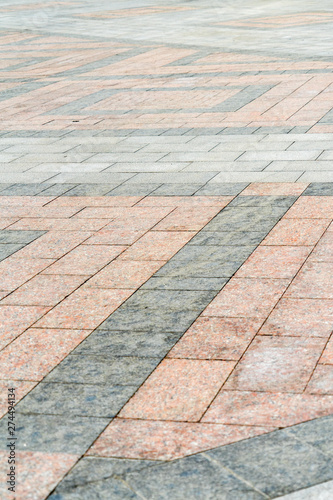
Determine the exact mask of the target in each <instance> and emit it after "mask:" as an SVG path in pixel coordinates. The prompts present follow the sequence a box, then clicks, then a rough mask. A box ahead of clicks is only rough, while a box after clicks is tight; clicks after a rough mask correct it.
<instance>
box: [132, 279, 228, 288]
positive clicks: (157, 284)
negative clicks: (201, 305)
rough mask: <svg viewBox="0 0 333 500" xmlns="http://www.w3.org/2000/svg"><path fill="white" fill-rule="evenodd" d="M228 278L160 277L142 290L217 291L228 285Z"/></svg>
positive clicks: (147, 282) (148, 283)
mask: <svg viewBox="0 0 333 500" xmlns="http://www.w3.org/2000/svg"><path fill="white" fill-rule="evenodd" d="M227 281H228V280H227V279H226V278H184V277H183V276H180V277H178V278H177V277H176V278H173V277H171V278H168V277H158V276H154V277H152V278H150V279H149V280H148V281H146V283H145V284H144V285H143V286H142V287H141V289H142V290H216V291H220V290H221V288H223V286H224V285H225V284H226V283H227Z"/></svg>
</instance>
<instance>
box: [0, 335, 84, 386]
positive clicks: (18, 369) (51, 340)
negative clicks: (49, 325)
mask: <svg viewBox="0 0 333 500" xmlns="http://www.w3.org/2000/svg"><path fill="white" fill-rule="evenodd" d="M90 332H91V331H90V330H73V329H72V330H64V329H63V330H60V329H42V328H30V329H28V330H27V331H26V332H24V333H23V334H22V335H21V336H20V337H19V338H18V339H16V340H15V341H14V342H12V343H11V344H10V345H9V346H7V347H6V348H5V349H3V350H2V351H1V353H0V366H1V368H0V378H1V379H6V378H8V377H9V378H13V379H18V380H33V381H37V380H41V379H42V378H43V377H44V376H45V375H46V374H47V373H48V372H49V371H50V370H51V369H52V368H54V366H56V365H57V364H58V363H60V361H61V360H62V359H63V358H64V357H65V356H67V355H68V354H69V353H70V352H71V351H72V350H73V349H74V348H75V347H76V346H77V345H78V344H79V343H80V342H82V340H84V339H85V338H86V337H87V335H89V333H90Z"/></svg>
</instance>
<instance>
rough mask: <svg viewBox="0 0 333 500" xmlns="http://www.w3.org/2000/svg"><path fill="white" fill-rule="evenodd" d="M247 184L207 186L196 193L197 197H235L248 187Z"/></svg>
mask: <svg viewBox="0 0 333 500" xmlns="http://www.w3.org/2000/svg"><path fill="white" fill-rule="evenodd" d="M247 185H248V184H247V183H245V182H244V183H241V182H238V183H234V184H233V183H228V184H206V185H205V186H203V187H202V188H201V189H199V190H198V191H197V192H196V195H198V196H202V195H208V196H214V195H219V196H233V195H237V194H239V193H241V192H242V191H243V189H245V188H246V187H247Z"/></svg>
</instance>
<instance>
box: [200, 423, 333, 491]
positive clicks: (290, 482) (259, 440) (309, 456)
mask: <svg viewBox="0 0 333 500" xmlns="http://www.w3.org/2000/svg"><path fill="white" fill-rule="evenodd" d="M206 455H207V456H208V457H210V458H211V459H213V460H215V461H217V462H218V463H220V464H221V465H222V466H224V467H226V468H228V469H229V470H230V471H232V472H233V473H234V474H236V475H237V476H238V477H240V478H243V479H244V480H245V481H248V482H249V483H251V484H253V485H254V487H255V488H256V489H258V490H260V491H262V492H263V493H265V494H266V495H268V496H269V497H270V498H275V497H278V496H279V495H280V496H281V495H285V494H287V493H291V492H292V491H295V490H297V489H300V488H302V487H303V488H304V487H307V486H312V485H313V484H316V483H318V482H322V481H328V480H330V479H333V459H331V458H330V457H328V456H325V455H324V454H322V453H321V452H320V451H319V450H318V448H317V449H316V448H315V447H313V446H310V445H308V444H306V443H305V442H301V441H298V440H297V439H295V438H294V437H292V436H291V435H289V434H288V433H287V432H285V431H276V432H272V433H269V434H267V435H262V436H259V437H255V438H252V439H248V440H245V441H240V442H238V443H234V444H231V445H228V446H224V447H221V448H216V449H215V450H211V451H208V452H206Z"/></svg>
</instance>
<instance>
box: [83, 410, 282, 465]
mask: <svg viewBox="0 0 333 500" xmlns="http://www.w3.org/2000/svg"><path fill="white" fill-rule="evenodd" d="M272 430H274V427H272V426H267V427H266V426H265V425H264V426H242V425H205V424H197V423H187V422H167V421H164V422H163V421H153V420H131V419H122V418H116V419H115V420H113V422H112V423H111V424H110V425H109V426H108V427H107V428H106V430H105V431H104V432H103V433H102V434H101V436H100V437H99V439H98V440H97V441H96V443H95V444H94V445H93V446H92V447H91V448H90V450H89V451H88V453H87V455H92V456H99V457H119V458H130V459H133V458H134V459H135V458H136V459H144V460H172V459H175V458H180V457H184V456H187V455H192V454H193V453H198V452H200V451H204V450H206V449H210V448H215V447H217V446H223V445H226V444H228V443H233V442H235V441H239V440H242V439H247V438H250V437H253V436H257V435H260V434H264V433H266V432H270V431H272Z"/></svg>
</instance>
